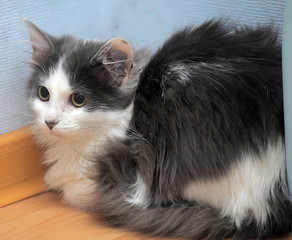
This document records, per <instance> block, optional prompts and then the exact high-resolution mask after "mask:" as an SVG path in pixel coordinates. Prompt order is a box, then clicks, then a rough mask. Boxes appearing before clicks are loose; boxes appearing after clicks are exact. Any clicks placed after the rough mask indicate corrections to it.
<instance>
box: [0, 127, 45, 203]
mask: <svg viewBox="0 0 292 240" xmlns="http://www.w3.org/2000/svg"><path fill="white" fill-rule="evenodd" d="M41 159H42V151H41V149H40V148H39V147H38V146H37V145H36V143H35V141H34V139H33V137H32V136H31V134H30V132H29V127H24V128H20V129H18V130H15V131H12V132H9V133H6V134H3V135H0V165H1V168H0V176H1V177H0V207H1V206H5V205H7V204H10V203H13V202H16V201H19V200H21V199H24V198H27V197H29V196H32V195H34V194H36V193H40V192H43V191H44V190H45V189H46V188H45V184H44V182H43V175H44V172H45V168H44V166H43V165H42V164H41Z"/></svg>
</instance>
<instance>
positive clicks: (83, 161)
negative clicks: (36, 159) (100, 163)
mask: <svg viewBox="0 0 292 240" xmlns="http://www.w3.org/2000/svg"><path fill="white" fill-rule="evenodd" d="M87 155H89V153H88V152H86V151H85V150H84V149H81V148H78V149H77V148H74V147H73V146H69V145H66V144H59V145H57V146H54V147H51V148H49V149H48V150H47V151H46V154H45V163H46V164H48V165H49V169H48V171H47V172H46V175H45V182H46V184H47V185H48V187H49V188H50V189H56V190H62V187H63V186H64V184H66V183H68V182H72V181H73V180H78V179H82V178H85V177H86V169H87V167H88V165H89V164H90V161H89V157H88V158H87V157H86V156H87Z"/></svg>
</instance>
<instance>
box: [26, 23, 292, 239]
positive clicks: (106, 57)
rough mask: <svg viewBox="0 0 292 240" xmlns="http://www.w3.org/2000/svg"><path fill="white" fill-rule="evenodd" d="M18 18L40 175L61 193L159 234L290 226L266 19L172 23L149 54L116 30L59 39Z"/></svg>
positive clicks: (277, 77)
mask: <svg viewBox="0 0 292 240" xmlns="http://www.w3.org/2000/svg"><path fill="white" fill-rule="evenodd" d="M26 24H27V28H28V32H29V35H30V39H31V42H32V46H33V66H34V70H33V72H32V75H31V78H30V81H29V82H30V85H29V89H30V90H31V99H30V101H31V107H32V109H33V111H34V114H35V118H34V119H35V120H34V124H33V127H32V130H33V133H34V134H35V136H36V138H37V140H38V141H39V142H40V143H41V144H44V145H45V146H46V147H47V148H46V154H45V163H46V164H47V165H48V166H49V169H48V171H47V173H46V175H45V182H46V183H47V185H48V187H49V188H50V189H54V190H58V191H60V192H61V193H62V195H63V197H64V199H65V200H66V201H67V202H68V203H69V204H71V205H74V206H77V207H81V208H83V209H89V210H92V211H96V212H97V215H98V216H99V217H100V218H102V219H103V221H105V222H106V223H108V224H110V225H112V226H119V227H123V228H127V229H131V230H135V231H139V232H143V233H147V234H150V235H155V236H171V237H185V238H206V239H221V238H227V237H234V238H236V239H246V238H249V237H256V238H263V237H266V236H269V235H271V234H275V233H281V232H287V231H288V230H289V228H290V227H291V221H292V207H291V201H290V199H289V196H288V190H287V182H286V169H285V153H284V133H283V103H282V76H281V47H280V45H279V44H278V43H277V36H276V34H275V33H274V31H273V30H272V28H270V27H258V28H249V27H242V28H235V27H234V26H232V25H231V24H228V23H226V22H224V21H222V20H212V21H208V22H206V23H204V24H202V25H201V26H199V27H196V28H191V27H190V28H185V29H183V30H181V31H179V32H177V33H175V34H174V35H173V36H172V37H171V38H170V39H169V40H167V41H166V42H165V43H164V45H163V46H162V47H161V48H160V49H159V50H158V51H157V52H156V53H155V54H154V55H153V56H152V57H151V58H150V59H148V58H147V57H146V58H141V57H140V56H141V55H143V54H141V52H140V53H139V52H137V53H136V52H134V53H133V51H132V49H131V47H130V45H129V44H128V43H127V42H125V41H124V40H122V39H112V40H110V41H108V42H105V43H103V42H98V41H93V40H92V41H91V40H87V41H84V40H78V39H75V38H73V37H71V36H68V35H66V36H63V37H61V38H56V37H53V36H51V35H49V34H47V33H45V32H43V31H42V30H40V29H39V28H37V27H36V26H35V25H34V24H32V23H30V22H29V21H26ZM133 56H138V57H137V58H136V59H135V57H133ZM143 65H145V67H144V68H143V70H142V72H141V73H140V68H141V66H143ZM130 86H134V88H133V87H130Z"/></svg>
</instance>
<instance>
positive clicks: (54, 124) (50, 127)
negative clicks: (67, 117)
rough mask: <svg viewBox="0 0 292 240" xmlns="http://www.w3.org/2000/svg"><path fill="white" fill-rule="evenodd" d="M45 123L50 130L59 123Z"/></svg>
mask: <svg viewBox="0 0 292 240" xmlns="http://www.w3.org/2000/svg"><path fill="white" fill-rule="evenodd" d="M45 122H46V124H47V126H48V128H49V129H50V130H52V129H53V127H55V126H56V125H57V123H58V122H47V121H45Z"/></svg>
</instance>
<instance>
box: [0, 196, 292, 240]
mask: <svg viewBox="0 0 292 240" xmlns="http://www.w3.org/2000/svg"><path fill="white" fill-rule="evenodd" d="M0 240H165V239H163V238H149V237H146V236H141V235H138V234H135V233H129V232H126V231H122V230H120V229H114V228H109V227H105V226H103V225H102V224H101V223H99V222H97V221H96V220H94V218H93V216H91V215H90V214H89V213H86V212H82V211H79V210H77V209H74V208H71V207H69V206H67V205H65V204H64V203H63V202H62V200H61V199H60V198H59V197H58V196H57V195H56V194H55V193H52V192H47V193H43V194H40V195H37V196H34V197H31V198H28V199H25V200H22V201H19V202H16V203H14V204H11V205H8V206H6V207H2V208H0ZM172 240H173V239H172ZM176 240H178V239H176ZM281 240H292V238H290V237H289V236H285V237H283V238H281Z"/></svg>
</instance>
